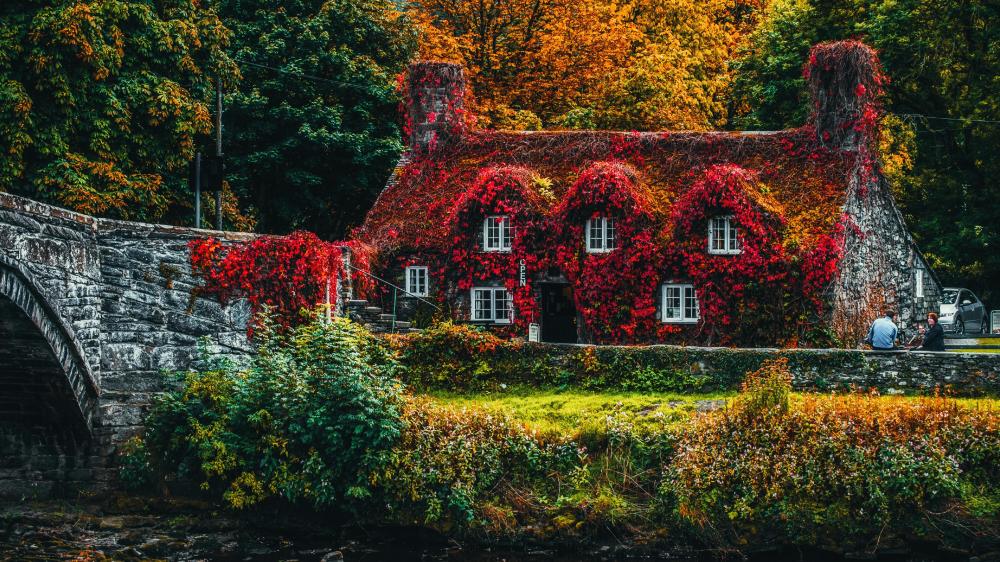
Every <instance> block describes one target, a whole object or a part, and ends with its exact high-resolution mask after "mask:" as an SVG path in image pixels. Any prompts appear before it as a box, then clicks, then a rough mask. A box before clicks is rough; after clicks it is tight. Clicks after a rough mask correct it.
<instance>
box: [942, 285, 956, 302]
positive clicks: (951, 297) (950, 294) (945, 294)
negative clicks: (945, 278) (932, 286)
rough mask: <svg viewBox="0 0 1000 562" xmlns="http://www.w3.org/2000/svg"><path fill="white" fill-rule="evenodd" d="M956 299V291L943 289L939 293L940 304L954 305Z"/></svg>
mask: <svg viewBox="0 0 1000 562" xmlns="http://www.w3.org/2000/svg"><path fill="white" fill-rule="evenodd" d="M957 298H958V291H957V290H956V289H945V290H944V291H941V304H955V299H957Z"/></svg>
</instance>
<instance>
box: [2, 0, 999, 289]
mask: <svg viewBox="0 0 1000 562" xmlns="http://www.w3.org/2000/svg"><path fill="white" fill-rule="evenodd" d="M998 24H1000V3H996V2H981V1H971V0H970V1H962V0H950V1H945V0H937V1H935V0H867V1H866V0H815V1H810V0H596V1H589V2H582V1H576V0H413V1H402V0H400V1H392V0H326V1H322V0H90V1H83V0H47V1H43V0H12V1H7V2H3V3H2V4H0V149H2V150H0V190H2V191H10V192H13V193H17V194H20V195H26V196H28V197H32V198H35V199H40V200H44V201H49V202H52V203H55V204H58V205H63V206H67V207H70V208H73V209H76V210H78V211H81V212H85V213H90V214H96V215H101V216H108V217H116V218H125V219H133V220H143V221H158V222H167V223H172V224H181V225H183V224H192V222H193V212H192V206H193V197H192V194H191V192H190V189H189V187H188V181H187V178H188V174H189V165H190V162H191V160H192V158H193V156H194V154H195V152H197V151H202V152H203V153H205V154H214V153H215V146H214V139H213V131H214V127H213V119H214V111H215V109H214V108H215V93H216V88H217V87H218V86H221V88H222V91H223V105H224V108H225V110H224V112H223V132H224V135H223V149H224V153H225V155H226V157H225V162H226V174H227V176H226V177H227V184H226V189H225V205H224V209H225V224H226V227H227V228H236V229H243V230H247V229H253V230H256V231H260V232H271V233H286V232H289V231H291V230H295V229H307V230H312V231H314V232H316V233H317V234H319V235H320V236H321V237H324V238H327V239H338V238H342V237H344V236H345V235H347V233H348V232H349V230H350V228H351V227H353V226H356V225H357V224H358V223H359V222H360V221H361V220H362V219H363V217H364V214H365V212H366V211H367V209H368V208H369V207H370V205H371V204H372V202H373V201H374V199H375V197H376V196H377V195H378V193H379V191H380V190H381V188H382V187H383V185H384V183H385V180H386V179H387V177H388V175H389V174H390V173H391V170H392V168H393V165H394V164H395V162H396V159H397V158H398V157H399V155H400V153H401V151H402V149H403V142H402V138H401V122H402V120H401V117H400V115H399V91H398V81H399V78H400V76H401V73H402V71H403V70H404V68H405V66H406V64H407V63H409V62H412V61H414V60H418V59H435V60H446V61H452V62H458V63H462V64H463V65H465V67H466V69H467V72H468V77H469V81H470V84H471V90H472V91H471V95H472V100H473V101H472V104H473V109H474V111H475V113H476V114H477V116H478V124H479V126H481V127H487V128H497V129H503V128H507V129H617V130H710V129H721V130H773V129H781V128H786V127H795V126H799V125H801V124H802V123H804V122H805V119H806V116H807V115H808V113H809V110H810V107H809V102H808V98H807V95H806V92H805V82H804V80H803V78H802V65H803V62H804V61H805V59H806V56H807V53H808V50H809V47H810V46H811V45H813V44H815V43H817V42H820V41H825V40H834V39H843V38H858V39H861V40H863V41H865V42H867V43H868V44H870V45H872V46H873V47H875V48H876V49H878V51H879V54H880V57H881V60H882V63H883V65H884V66H885V70H886V72H887V74H888V75H889V76H890V77H891V80H892V81H891V83H890V84H889V85H888V86H887V94H886V99H885V100H884V102H885V106H886V109H887V110H888V113H887V114H886V116H885V117H884V123H883V125H884V127H883V130H884V134H883V137H882V139H881V141H880V142H881V145H882V161H883V166H884V169H885V172H886V173H887V175H888V176H889V178H890V181H891V183H892V186H893V189H894V191H895V195H896V199H897V201H898V202H899V204H900V207H901V208H902V210H903V212H904V214H905V216H906V219H907V221H908V223H909V226H910V228H911V230H912V231H913V233H914V236H915V238H916V239H917V243H918V244H919V245H920V247H921V249H922V250H923V251H924V252H925V253H926V254H927V256H928V258H929V259H930V261H931V264H932V265H933V267H934V268H935V270H936V271H937V273H938V274H939V276H940V277H941V280H942V281H943V282H944V283H945V284H947V285H962V286H966V287H969V288H972V289H973V290H975V291H977V293H979V295H980V297H981V298H983V299H984V300H986V301H992V302H993V305H994V306H997V305H998V304H1000V251H998V250H997V248H998V247H1000V225H998V223H1000V185H998V182H997V181H996V178H998V177H1000V158H997V157H996V156H997V153H998V152H1000V95H998V92H1000V25H998Z"/></svg>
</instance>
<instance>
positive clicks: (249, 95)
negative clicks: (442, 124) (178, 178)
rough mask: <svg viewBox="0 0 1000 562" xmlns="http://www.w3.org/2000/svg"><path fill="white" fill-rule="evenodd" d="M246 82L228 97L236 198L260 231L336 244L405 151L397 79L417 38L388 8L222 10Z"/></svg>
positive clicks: (250, 6)
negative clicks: (313, 236) (302, 233)
mask: <svg viewBox="0 0 1000 562" xmlns="http://www.w3.org/2000/svg"><path fill="white" fill-rule="evenodd" d="M218 9H219V12H220V15H221V16H222V18H223V21H224V22H225V24H226V25H227V26H228V27H229V28H230V29H232V30H233V47H232V50H231V53H232V55H233V57H234V58H235V59H236V61H237V63H238V64H239V65H240V71H241V73H242V75H243V80H242V81H241V82H240V83H239V85H238V86H237V88H236V90H235V91H232V92H230V93H228V94H227V95H226V112H225V115H226V125H225V129H224V130H225V144H226V148H225V152H226V155H227V173H228V177H229V181H230V183H231V185H232V186H233V189H234V190H235V191H236V192H237V193H238V194H239V195H240V196H241V198H242V199H243V200H244V202H246V203H247V204H250V205H253V206H254V207H255V209H256V212H257V217H258V219H259V223H258V229H259V230H261V231H265V232H287V231H290V230H294V229H307V230H311V231H313V232H316V233H317V234H319V235H320V236H324V237H328V238H329V237H333V238H337V237H342V236H344V235H345V233H346V230H347V228H348V227H349V226H351V225H352V224H356V223H357V222H358V221H360V220H361V218H363V217H364V214H365V212H366V211H367V209H368V207H370V206H371V203H372V202H373V201H374V198H375V197H376V196H377V195H378V193H379V192H380V191H381V189H382V187H384V185H385V181H386V180H387V179H388V177H389V174H390V172H391V171H392V167H393V166H394V165H395V163H396V160H397V159H398V157H399V154H400V152H401V151H402V140H401V138H402V134H401V132H400V130H399V119H398V104H399V97H398V93H397V91H396V76H397V75H398V74H399V73H400V72H402V70H403V68H404V66H405V64H406V63H407V62H408V61H409V60H410V59H411V58H412V56H413V53H414V51H415V49H416V33H415V29H414V27H413V24H412V22H410V21H409V20H408V18H406V17H405V15H404V14H401V13H400V12H399V11H397V10H396V8H395V4H394V2H392V1H391V0H218Z"/></svg>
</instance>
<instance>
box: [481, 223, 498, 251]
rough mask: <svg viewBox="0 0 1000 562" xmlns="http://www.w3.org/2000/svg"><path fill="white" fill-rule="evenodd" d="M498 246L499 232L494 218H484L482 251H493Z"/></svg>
mask: <svg viewBox="0 0 1000 562" xmlns="http://www.w3.org/2000/svg"><path fill="white" fill-rule="evenodd" d="M499 245H500V230H499V226H498V224H497V219H496V217H487V218H486V240H485V241H484V246H485V247H484V249H486V250H494V249H496V248H497V247H498V246H499Z"/></svg>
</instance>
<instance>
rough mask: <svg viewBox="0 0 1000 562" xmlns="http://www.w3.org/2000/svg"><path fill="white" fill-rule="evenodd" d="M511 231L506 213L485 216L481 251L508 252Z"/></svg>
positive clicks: (511, 237)
mask: <svg viewBox="0 0 1000 562" xmlns="http://www.w3.org/2000/svg"><path fill="white" fill-rule="evenodd" d="M512 240H513V232H512V230H511V227H510V217H509V216H508V215H496V216H492V217H486V220H485V221H483V251H486V252H509V251H510V248H511V242H512Z"/></svg>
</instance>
